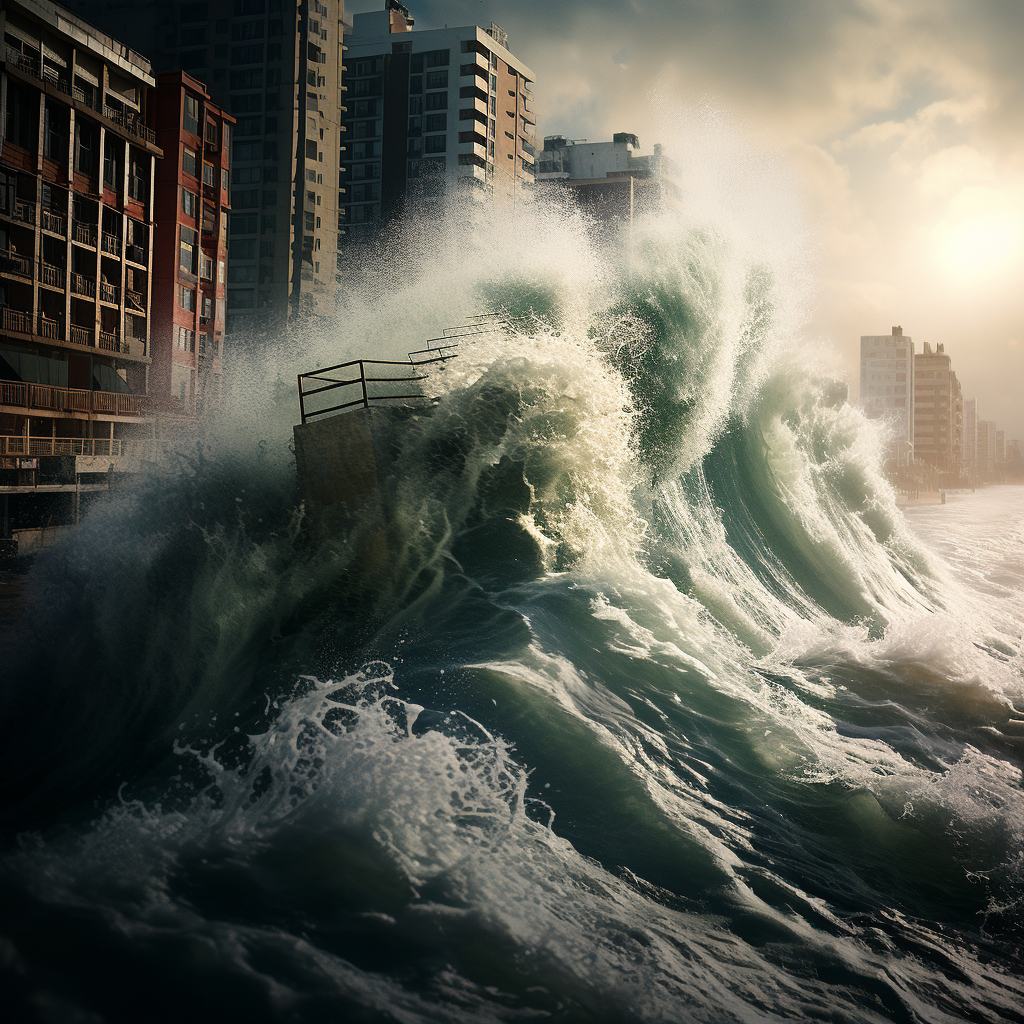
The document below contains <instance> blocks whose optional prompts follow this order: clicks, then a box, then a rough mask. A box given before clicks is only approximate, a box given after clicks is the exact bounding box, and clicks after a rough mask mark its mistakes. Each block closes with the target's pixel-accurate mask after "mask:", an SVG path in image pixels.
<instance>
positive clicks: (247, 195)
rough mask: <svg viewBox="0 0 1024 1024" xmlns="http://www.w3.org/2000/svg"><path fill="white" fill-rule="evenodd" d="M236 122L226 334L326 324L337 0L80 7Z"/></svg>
mask: <svg viewBox="0 0 1024 1024" xmlns="http://www.w3.org/2000/svg"><path fill="white" fill-rule="evenodd" d="M81 2H82V3H83V4H84V5H85V6H87V8H88V9H89V11H90V12H91V13H90V15H89V16H90V17H92V18H94V19H95V20H98V21H99V22H100V23H101V24H104V25H107V26H110V25H117V26H118V31H122V32H123V33H124V35H125V37H126V38H127V39H128V41H129V42H131V43H132V45H133V46H136V47H137V48H138V49H139V50H141V51H142V52H144V53H148V54H150V55H151V56H152V58H153V63H154V67H155V68H156V69H157V70H158V71H174V70H185V71H187V72H188V73H189V74H190V75H191V76H193V77H194V78H195V79H198V80H201V81H203V82H204V83H205V84H206V88H207V91H208V94H209V96H210V97H211V99H212V101H213V102H214V103H216V104H218V105H219V106H220V107H222V108H223V109H224V110H226V111H227V112H229V113H231V114H232V115H233V116H234V117H235V118H236V122H237V123H236V124H235V125H234V128H233V131H232V133H231V139H232V141H231V153H230V156H231V215H230V217H229V241H228V254H229V258H228V270H227V274H228V279H227V282H226V289H227V290H226V301H227V323H226V330H227V331H228V332H229V333H233V332H239V333H240V334H243V335H244V334H246V333H247V332H249V331H250V330H253V331H261V330H266V329H268V328H270V329H274V328H277V327H280V326H282V325H283V323H285V322H286V321H289V320H294V319H295V318H296V317H299V318H301V317H304V316H306V315H308V314H319V315H325V316H329V315H331V314H332V313H333V311H334V309H335V299H336V293H337V285H338V282H337V238H338V231H337V222H338V194H339V180H340V179H339V156H340V149H341V141H340V139H341V136H340V121H341V109H342V90H343V86H342V82H341V68H342V65H341V50H342V18H343V15H344V2H343V0H206V2H198V3H197V2H185V0H81Z"/></svg>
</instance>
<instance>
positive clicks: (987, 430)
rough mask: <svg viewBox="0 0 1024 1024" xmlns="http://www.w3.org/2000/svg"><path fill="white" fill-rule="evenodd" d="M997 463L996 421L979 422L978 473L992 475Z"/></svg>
mask: <svg viewBox="0 0 1024 1024" xmlns="http://www.w3.org/2000/svg"><path fill="white" fill-rule="evenodd" d="M995 463H996V421H995V420H978V472H979V473H981V474H983V475H987V474H990V473H992V471H993V469H994V467H995Z"/></svg>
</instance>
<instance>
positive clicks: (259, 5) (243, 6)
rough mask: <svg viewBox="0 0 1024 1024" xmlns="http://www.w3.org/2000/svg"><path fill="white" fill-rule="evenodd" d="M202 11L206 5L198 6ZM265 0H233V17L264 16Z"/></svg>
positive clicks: (265, 9) (265, 10)
mask: <svg viewBox="0 0 1024 1024" xmlns="http://www.w3.org/2000/svg"><path fill="white" fill-rule="evenodd" d="M199 6H201V7H202V8H203V9H204V10H205V9H206V4H200V5H199ZM266 12H267V6H266V0H235V17H236V18H244V17H245V16H246V15H247V14H266Z"/></svg>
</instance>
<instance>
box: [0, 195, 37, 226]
mask: <svg viewBox="0 0 1024 1024" xmlns="http://www.w3.org/2000/svg"><path fill="white" fill-rule="evenodd" d="M0 213H2V214H3V215H4V216H5V217H10V218H11V220H16V221H18V222H19V223H21V224H35V222H36V204H35V203H30V202H29V201H28V200H27V199H15V200H14V203H13V205H10V206H9V205H8V204H7V203H6V202H0Z"/></svg>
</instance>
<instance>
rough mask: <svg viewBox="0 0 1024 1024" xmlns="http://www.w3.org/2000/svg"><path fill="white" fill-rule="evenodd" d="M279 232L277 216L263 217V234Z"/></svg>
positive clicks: (267, 215)
mask: <svg viewBox="0 0 1024 1024" xmlns="http://www.w3.org/2000/svg"><path fill="white" fill-rule="evenodd" d="M276 230H277V214H276V213H265V214H264V215H263V233H264V234H273V232H275V231H276Z"/></svg>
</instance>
